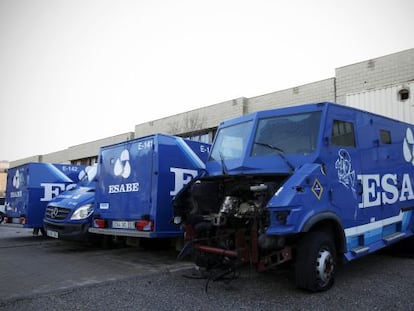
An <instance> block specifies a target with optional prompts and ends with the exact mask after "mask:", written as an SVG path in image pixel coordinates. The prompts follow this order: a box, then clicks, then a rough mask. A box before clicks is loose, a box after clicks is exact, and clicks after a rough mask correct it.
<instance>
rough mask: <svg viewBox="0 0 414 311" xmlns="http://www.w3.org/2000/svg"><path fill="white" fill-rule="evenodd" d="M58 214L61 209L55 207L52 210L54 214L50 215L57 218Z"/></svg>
mask: <svg viewBox="0 0 414 311" xmlns="http://www.w3.org/2000/svg"><path fill="white" fill-rule="evenodd" d="M58 214H59V208H57V207H55V208H54V209H52V212H51V213H50V217H52V218H56V217H57V215H58Z"/></svg>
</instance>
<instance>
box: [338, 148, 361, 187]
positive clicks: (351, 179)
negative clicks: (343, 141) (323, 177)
mask: <svg viewBox="0 0 414 311" xmlns="http://www.w3.org/2000/svg"><path fill="white" fill-rule="evenodd" d="M335 168H336V169H337V171H338V181H339V182H340V183H341V184H343V185H344V186H345V187H346V188H348V189H352V191H353V192H354V194H355V177H356V176H355V170H353V169H352V163H351V156H350V155H349V153H348V151H346V150H345V149H340V150H339V151H338V159H337V160H336V162H335Z"/></svg>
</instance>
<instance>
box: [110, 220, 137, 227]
mask: <svg viewBox="0 0 414 311" xmlns="http://www.w3.org/2000/svg"><path fill="white" fill-rule="evenodd" d="M130 225H132V226H133V224H131V222H130V221H119V220H114V221H113V222H112V228H114V229H130Z"/></svg>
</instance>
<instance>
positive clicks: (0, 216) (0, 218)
mask: <svg viewBox="0 0 414 311" xmlns="http://www.w3.org/2000/svg"><path fill="white" fill-rule="evenodd" d="M3 220H4V214H3V213H1V212H0V224H1V223H2V222H3Z"/></svg>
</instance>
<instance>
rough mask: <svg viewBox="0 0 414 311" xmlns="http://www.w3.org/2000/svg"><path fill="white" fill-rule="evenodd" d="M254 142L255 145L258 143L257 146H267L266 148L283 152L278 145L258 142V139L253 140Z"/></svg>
mask: <svg viewBox="0 0 414 311" xmlns="http://www.w3.org/2000/svg"><path fill="white" fill-rule="evenodd" d="M254 143H255V144H256V145H259V146H264V147H268V148H270V149H273V150H276V151H279V152H281V153H285V151H284V150H283V149H282V148H279V147H276V146H273V145H271V144H268V143H262V142H259V141H255V142H254Z"/></svg>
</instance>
